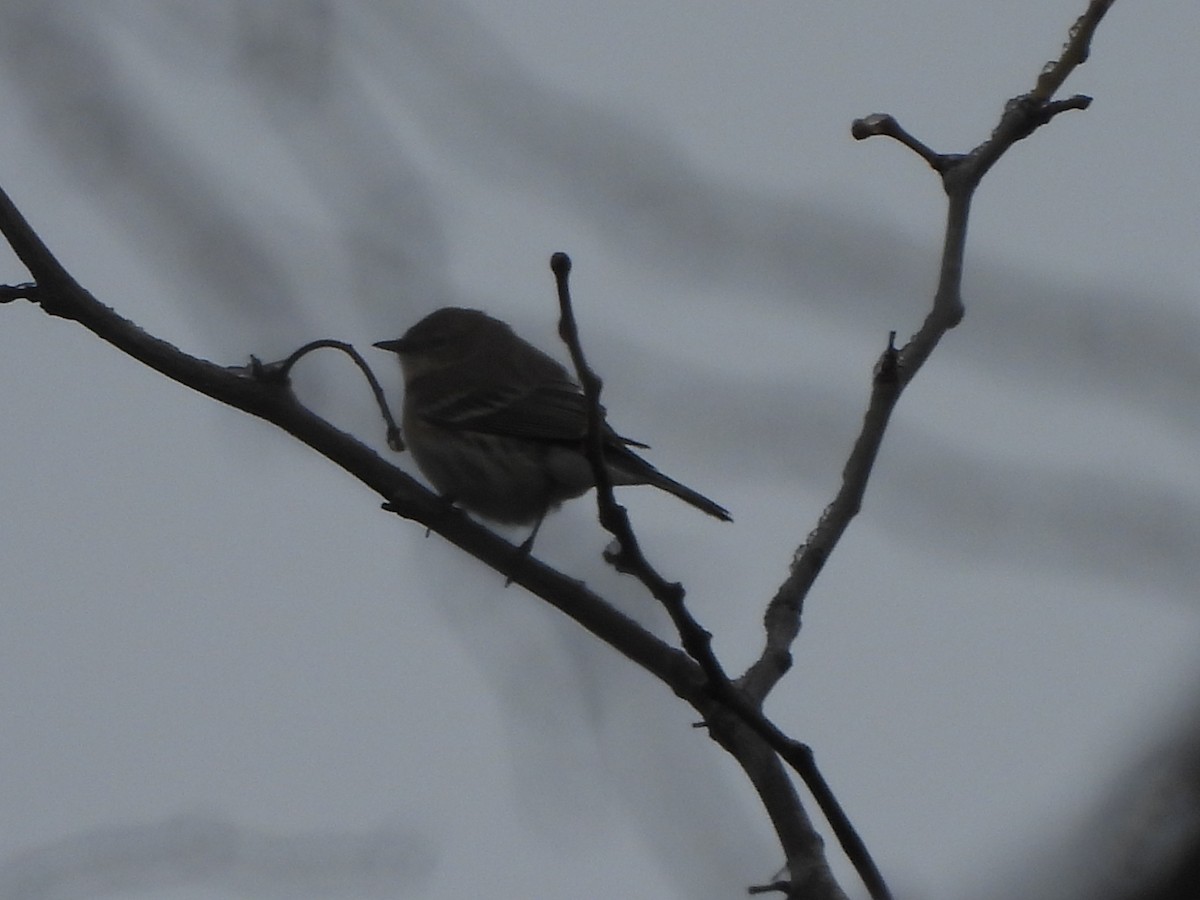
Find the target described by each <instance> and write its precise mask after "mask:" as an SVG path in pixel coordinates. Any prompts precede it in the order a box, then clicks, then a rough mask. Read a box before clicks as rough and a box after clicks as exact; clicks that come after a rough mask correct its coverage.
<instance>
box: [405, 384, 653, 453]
mask: <svg viewBox="0 0 1200 900" xmlns="http://www.w3.org/2000/svg"><path fill="white" fill-rule="evenodd" d="M603 412H604V409H603V407H601V413H602V414H603ZM425 418H426V419H428V420H429V421H430V422H431V423H432V424H435V425H440V426H441V427H443V428H453V429H456V430H462V431H478V432H482V433H484V434H496V435H502V436H504V437H516V438H524V439H526V440H534V441H570V442H574V441H580V440H582V439H583V438H584V436H585V435H586V434H587V404H586V401H585V399H584V396H583V393H582V391H581V390H580V389H579V387H578V386H577V385H576V384H575V383H574V382H573V381H568V380H565V379H564V380H546V381H540V382H538V383H537V384H533V385H521V386H513V385H506V386H494V387H486V388H484V387H476V388H475V389H474V390H472V391H470V392H469V393H467V394H463V395H460V396H459V398H457V400H456V401H454V402H452V403H449V404H445V405H443V406H442V407H440V408H439V409H437V410H431V411H430V414H427V415H426V416H425ZM605 432H606V436H607V438H608V440H609V441H611V442H613V443H617V444H621V445H629V446H633V447H643V448H644V447H645V446H646V445H645V444H641V443H639V442H637V441H634V440H631V439H629V438H625V437H621V436H620V435H618V434H617V433H616V432H614V431H613V430H612V429H611V428H609V427H608V426H607V425H606V426H605Z"/></svg>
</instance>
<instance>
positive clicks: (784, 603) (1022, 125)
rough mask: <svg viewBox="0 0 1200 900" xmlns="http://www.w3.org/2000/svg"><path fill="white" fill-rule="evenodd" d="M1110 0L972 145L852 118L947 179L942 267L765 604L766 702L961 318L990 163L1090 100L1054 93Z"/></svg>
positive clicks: (750, 686)
mask: <svg viewBox="0 0 1200 900" xmlns="http://www.w3.org/2000/svg"><path fill="white" fill-rule="evenodd" d="M1112 3H1113V0H1091V2H1090V3H1089V5H1088V8H1087V10H1086V12H1084V14H1083V15H1082V16H1081V17H1080V18H1079V19H1078V20H1077V21H1076V22H1075V24H1074V25H1073V26H1072V28H1071V31H1070V35H1069V38H1068V40H1067V43H1066V45H1065V46H1064V47H1063V51H1062V54H1061V56H1060V57H1059V59H1058V60H1056V61H1054V62H1051V63H1049V64H1048V65H1047V66H1046V67H1045V69H1044V70H1043V71H1042V74H1041V75H1040V76H1039V78H1038V81H1037V86H1036V87H1035V88H1034V90H1033V91H1031V92H1029V93H1027V94H1023V95H1021V96H1019V97H1016V98H1014V99H1012V100H1010V101H1009V102H1008V103H1007V104H1006V106H1005V109H1004V113H1003V114H1002V115H1001V118H1000V122H999V124H998V125H997V126H996V128H995V129H994V130H993V131H992V134H991V136H990V137H989V138H988V139H987V140H986V141H984V142H983V143H982V144H980V145H979V146H978V147H976V148H975V149H974V150H972V151H971V152H970V153H965V154H962V153H938V152H936V151H934V150H932V149H931V148H930V147H929V146H928V145H926V144H925V143H924V142H922V141H920V140H919V139H917V138H916V137H914V136H913V135H912V134H911V133H909V132H908V131H907V130H906V129H905V128H903V127H902V126H901V125H900V124H899V122H897V121H896V119H895V118H894V117H893V116H891V115H888V114H886V113H876V114H874V115H871V116H867V117H865V118H862V119H858V120H856V121H855V122H854V123H853V125H852V127H851V134H852V135H853V137H854V138H855V139H856V140H864V139H866V138H868V137H875V136H882V137H889V138H892V139H893V140H896V141H898V142H899V143H901V144H903V145H904V146H905V147H907V148H908V149H910V150H912V151H913V152H914V153H916V154H917V155H918V156H920V157H921V159H923V160H925V162H926V163H928V164H929V166H930V167H931V168H932V169H933V170H934V171H935V172H936V173H937V174H938V175H939V176H940V177H941V179H942V187H943V188H944V190H945V191H946V196H947V211H946V226H945V237H944V242H943V248H942V260H941V270H940V273H939V277H938V286H937V290H936V292H935V294H934V296H933V303H932V306H931V308H930V310H929V313H928V314H927V315H926V317H925V321H924V323H922V325H921V327H920V329H919V330H918V331H917V332H916V333H915V334H914V335H913V336H912V337H911V338H910V339H909V341H908V343H907V344H905V345H904V347H903V348H901V349H900V350H897V349H896V348H895V346H894V343H893V342H894V338H895V333H894V332H893V333H892V336H891V338H889V340H888V346H887V349H886V350H885V351H884V353H883V355H882V356H881V357H880V359H879V362H878V363H877V364H876V367H875V377H874V382H873V386H872V390H871V399H870V402H869V403H868V406H867V412H866V415H865V416H864V418H863V424H862V428H861V430H860V431H859V435H858V438H857V439H856V440H855V442H854V449H853V450H852V452H851V454H850V458H849V459H848V460H847V462H846V466H845V468H844V469H843V471H842V484H841V487H840V489H839V490H838V493H837V496H836V497H835V498H834V500H833V502H832V503H830V504H829V506H827V507H826V508H825V511H824V512H823V513H822V514H821V518H820V520H819V522H818V523H817V527H816V528H814V529H813V531H812V532H811V533H810V534H809V535H808V538H807V539H806V540H805V542H804V543H803V544H801V545H800V547H799V548H798V549H797V551H796V553H795V556H794V557H793V559H792V565H791V569H790V571H789V573H788V577H787V579H786V580H785V581H784V582H783V584H782V585H780V587H779V590H778V591H777V592H776V594H775V596H774V597H773V598H772V600H771V602H770V603H769V604H768V606H767V611H766V613H765V615H764V617H763V628H764V631H765V632H766V640H765V644H764V647H763V650H762V653H761V654H760V655H759V658H758V660H757V661H755V663H754V664H753V665H751V666H750V668H749V669H747V670H746V672H745V674H743V675H742V677H741V678H740V679H739V680H738V683H739V684H740V685H741V686H742V687H743V688H744V689H745V690H746V692H747V694H748V695H749V696H750V697H752V698H754V699H755V701H757V702H758V703H759V704H761V703H762V701H763V700H764V699H765V698H766V696H767V694H768V693H770V691H771V690H772V689H773V688H774V686H775V685H776V684H778V682H779V679H781V678H782V677H783V676H784V674H785V673H786V672H787V671H788V669H789V668H791V664H792V658H791V645H792V644H793V643H794V641H795V639H796V637H797V636H798V635H799V633H800V619H801V614H802V612H803V608H804V600H805V598H806V597H807V596H808V592H809V590H810V589H811V588H812V585H813V583H814V582H815V580H816V577H817V575H818V574H820V571H821V568H822V567H823V566H824V564H825V561H826V560H827V559H828V558H829V555H830V553H832V552H833V550H834V548H835V547H836V546H837V543H838V541H839V540H840V539H841V536H842V535H843V534H844V533H845V531H846V528H847V527H848V526H849V524H850V521H851V520H852V519H853V518H854V517H855V516H856V515H857V514H858V512H859V510H860V508H861V505H862V498H863V496H864V494H865V492H866V488H867V483H868V481H869V480H870V477H871V471H872V469H873V468H874V465H875V458H876V456H877V455H878V451H879V448H880V446H881V444H882V442H883V435H884V432H885V430H886V428H887V424H888V421H889V419H890V418H891V414H892V410H893V409H894V408H895V406H896V403H898V402H899V400H900V395H901V394H902V393H903V392H904V389H905V388H906V387H907V386H908V384H909V382H911V381H912V379H913V378H914V377H916V374H917V372H919V371H920V369H921V367H922V366H923V365H924V364H925V361H926V360H927V359H928V358H929V356H930V354H931V353H932V352H933V350H934V348H936V347H937V345H938V343H939V342H940V341H941V339H942V337H943V336H944V335H945V334H946V332H947V331H949V330H950V329H951V328H954V327H955V326H956V325H958V323H959V322H960V321H962V317H963V309H964V308H963V301H962V275H963V259H964V255H965V252H966V241H967V222H968V219H969V217H970V210H971V200H972V198H973V197H974V194H975V189H976V188H977V187H978V186H979V183H980V181H981V180H982V178H983V176H984V175H985V174H987V172H988V170H989V169H991V167H992V166H993V165H995V163H996V161H997V160H999V159H1000V157H1001V156H1003V155H1004V153H1005V152H1007V151H1008V149H1009V148H1010V147H1012V145H1013V144H1015V143H1016V142H1017V141H1020V140H1023V139H1024V138H1026V137H1028V136H1029V135H1031V134H1032V133H1033V132H1034V131H1036V130H1037V129H1038V128H1040V127H1041V126H1043V125H1046V124H1048V123H1049V122H1050V121H1051V120H1052V119H1053V118H1054V117H1055V116H1057V115H1058V114H1059V113H1062V112H1065V111H1066V110H1070V109H1086V108H1087V107H1088V105H1089V104H1090V102H1091V100H1090V98H1088V97H1084V96H1082V95H1076V96H1074V97H1070V98H1067V99H1065V100H1057V101H1056V100H1053V99H1052V97H1053V95H1054V93H1055V92H1056V91H1057V90H1058V89H1059V88H1060V87H1061V86H1062V84H1063V82H1064V81H1065V80H1066V78H1067V76H1068V75H1070V73H1071V72H1073V71H1074V70H1075V68H1076V67H1077V66H1079V65H1082V64H1083V63H1084V62H1085V61H1086V60H1087V57H1088V51H1089V48H1090V46H1091V40H1092V37H1093V35H1094V33H1095V30H1096V26H1097V25H1098V24H1099V23H1100V20H1101V19H1102V18H1103V16H1104V14H1105V13H1106V12H1107V11H1108V9H1109V7H1110V6H1112Z"/></svg>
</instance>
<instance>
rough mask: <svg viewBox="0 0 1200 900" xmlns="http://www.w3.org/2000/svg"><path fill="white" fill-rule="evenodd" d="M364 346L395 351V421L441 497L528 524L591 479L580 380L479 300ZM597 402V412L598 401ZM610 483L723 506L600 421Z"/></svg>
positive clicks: (719, 511)
mask: <svg viewBox="0 0 1200 900" xmlns="http://www.w3.org/2000/svg"><path fill="white" fill-rule="evenodd" d="M373 346H375V347H377V348H379V349H381V350H386V351H390V352H392V353H395V354H396V355H397V356H398V357H399V358H400V367H401V372H402V375H403V382H404V407H403V413H402V416H401V426H402V428H403V432H404V438H405V442H406V443H407V445H408V448H409V450H410V451H411V452H412V455H413V458H414V459H415V460H416V463H417V466H418V467H419V468H420V470H421V472H422V473H423V474H424V475H425V477H426V478H427V479H428V480H429V481H430V483H431V484H432V485H433V486H434V488H435V489H436V490H437V491H438V492H439V493H440V494H441V495H442V496H443V497H445V498H446V499H447V500H449V501H451V502H453V503H454V504H456V505H458V506H461V507H463V508H465V509H467V510H469V511H471V512H473V513H475V514H477V515H479V516H480V517H482V518H484V519H487V520H490V521H493V522H498V523H501V524H509V525H533V532H532V533H531V534H530V535H529V537H528V538H527V539H526V540H525V542H524V543H523V544H522V547H523V548H524V549H526V550H528V549H529V548H530V547H532V545H533V539H534V538H535V537H536V536H537V532H538V529H539V528H540V527H541V524H542V520H543V519H544V518H545V516H546V514H547V513H549V512H551V511H552V510H554V509H557V508H558V507H559V506H560V505H561V504H562V502H563V501H564V500H569V499H572V498H574V497H578V496H580V495H582V494H584V493H585V492H587V491H588V489H590V488H592V487H594V486H595V478H594V476H593V472H592V467H591V464H590V462H589V461H588V458H587V453H586V448H585V445H586V442H587V428H588V415H587V401H586V398H585V397H584V393H583V389H582V388H581V387H580V386H579V384H578V382H577V381H576V380H575V379H574V378H573V377H572V376H571V375H570V374H569V373H568V372H567V370H566V369H565V368H564V367H563V366H562V365H561V364H560V363H559V362H558V361H557V360H555V359H554V358H553V357H551V356H549V355H547V354H546V353H543V352H542V351H541V350H539V349H538V348H537V347H535V346H533V345H532V344H530V343H529V342H527V341H525V340H524V339H523V338H521V337H519V336H518V335H517V334H516V333H515V332H514V331H513V330H512V328H511V327H510V326H509V325H508V324H507V323H506V322H504V321H502V320H500V319H497V318H494V317H492V316H490V315H488V314H487V313H485V312H482V311H480V310H477V309H463V308H461V307H457V306H447V307H443V308H442V309H439V310H436V311H435V312H432V313H430V314H429V315H427V316H425V318H423V319H421V320H420V321H419V322H417V323H416V324H415V325H413V326H412V327H411V328H409V329H408V331H406V332H405V333H404V335H403V336H401V337H399V338H396V339H395V340H389V341H379V342H378V343H376V344H374V345H373ZM602 412H603V410H602ZM601 427H602V429H603V431H602V445H603V451H604V464H605V466H606V468H607V470H608V475H609V478H610V479H611V480H612V483H613V484H619V485H632V484H649V485H653V486H654V487H656V488H659V489H660V490H663V491H666V492H667V493H669V494H674V495H675V496H676V497H678V498H679V499H681V500H683V501H684V502H685V503H689V504H691V505H692V506H694V507H696V508H697V509H699V510H702V511H703V512H705V513H707V514H708V515H710V516H713V517H714V518H717V519H720V520H722V521H732V517H731V516H730V514H729V511H728V510H727V509H725V508H724V507H723V506H720V505H719V504H717V503H714V502H713V501H712V500H710V499H708V498H707V497H705V496H704V495H703V494H701V493H699V492H698V491H694V490H692V489H691V488H690V487H688V486H687V485H684V484H680V483H679V482H678V481H676V480H675V479H673V478H670V477H668V476H667V475H664V474H663V473H662V472H660V471H659V470H658V469H656V468H655V467H654V466H653V465H651V464H650V463H649V462H647V461H646V460H645V459H643V458H642V457H641V456H639V455H638V454H637V453H635V452H634V451H633V450H632V449H631V448H632V447H637V448H639V449H648V448H647V445H646V444H642V443H640V442H638V441H635V440H632V439H630V438H626V437H622V436H621V435H619V434H618V433H617V432H616V431H614V430H613V429H612V428H611V427H610V426H609V425H608V424H607V422H603V423H602V426H601Z"/></svg>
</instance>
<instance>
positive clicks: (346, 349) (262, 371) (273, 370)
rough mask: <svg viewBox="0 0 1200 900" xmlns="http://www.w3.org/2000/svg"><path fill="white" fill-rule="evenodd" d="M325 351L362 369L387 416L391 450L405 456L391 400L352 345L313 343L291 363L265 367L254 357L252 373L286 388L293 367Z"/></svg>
mask: <svg viewBox="0 0 1200 900" xmlns="http://www.w3.org/2000/svg"><path fill="white" fill-rule="evenodd" d="M325 347H328V348H330V349H333V350H340V351H342V352H343V353H345V354H346V355H347V356H349V357H350V359H352V360H353V361H354V364H355V365H356V366H358V369H359V371H360V372H362V373H363V376H364V377H365V378H366V379H367V383H368V384H370V385H371V393H373V394H374V395H375V402H376V403H377V404H378V405H379V413H380V415H382V416H383V421H384V424H385V425H386V426H387V444H388V446H389V447H391V448H392V449H393V450H394V451H396V452H397V453H402V452H403V451H404V441H403V439H402V438H401V436H400V427H399V426H398V425H397V424H396V420H395V419H394V418H392V411H391V409H390V408H389V407H388V403H387V398H386V397H385V396H384V393H383V388H382V387H381V386H380V384H379V379H378V378H376V377H375V373H374V372H373V371H371V367H370V366H369V365H367V361H366V360H365V359H363V358H362V355H361V354H360V353H359V352H358V351H357V350H355V349H354V346H353V345H352V344H348V343H346V342H345V341H335V340H333V339H332V338H323V339H321V340H319V341H310V342H309V343H307V344H305V345H304V346H303V347H300V348H299V349H297V350H294V351H292V353H291V355H289V356H288V357H287V359H283V360H280V361H279V362H272V363H264V362H260V361H259V359H258V357H255V356H252V357H250V370H251V372H252V374H253V375H254V376H255V377H256V378H260V379H262V380H263V381H279V382H283V383H285V384H286V383H287V382H288V380H289V379H290V377H291V372H292V367H293V366H294V365H296V363H298V362H299V361H300V360H301V359H302V358H303V357H304V356H306V355H307V354H309V353H312V352H313V351H314V350H320V349H322V348H325Z"/></svg>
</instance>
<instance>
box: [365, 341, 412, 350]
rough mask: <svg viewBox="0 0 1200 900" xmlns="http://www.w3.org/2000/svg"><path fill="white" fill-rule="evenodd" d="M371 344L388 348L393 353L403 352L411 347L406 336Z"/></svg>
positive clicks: (384, 348)
mask: <svg viewBox="0 0 1200 900" xmlns="http://www.w3.org/2000/svg"><path fill="white" fill-rule="evenodd" d="M371 346H372V347H378V348H379V349H380V350H388V351H390V352H392V353H403V352H404V351H405V350H408V349H409V345H408V342H407V341H406V340H404V338H396V339H395V340H393V341H378V342H377V343H374V344H372V345H371Z"/></svg>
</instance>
